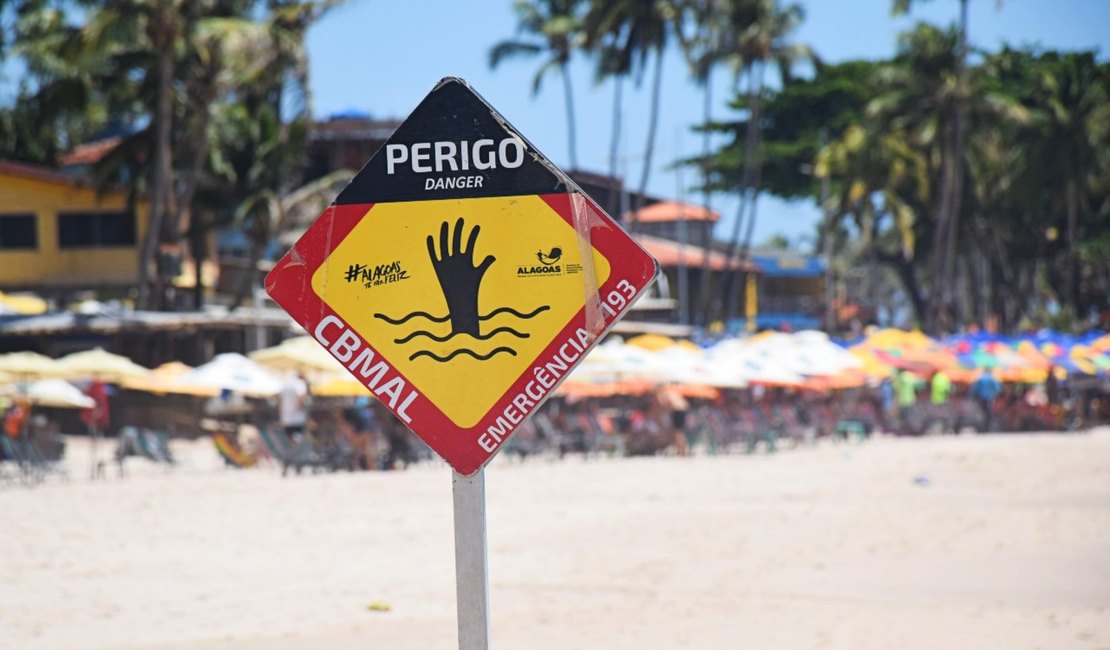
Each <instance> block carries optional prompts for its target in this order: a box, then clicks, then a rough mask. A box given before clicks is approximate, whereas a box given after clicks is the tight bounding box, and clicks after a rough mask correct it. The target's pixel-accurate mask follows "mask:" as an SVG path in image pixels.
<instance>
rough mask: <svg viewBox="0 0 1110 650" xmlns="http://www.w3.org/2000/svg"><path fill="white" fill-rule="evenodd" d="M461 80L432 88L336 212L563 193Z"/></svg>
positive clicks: (536, 156)
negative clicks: (376, 205) (374, 206)
mask: <svg viewBox="0 0 1110 650" xmlns="http://www.w3.org/2000/svg"><path fill="white" fill-rule="evenodd" d="M568 185H569V183H568V181H567V179H566V177H565V176H564V175H563V174H562V172H559V171H557V169H556V168H555V166H554V165H552V164H551V163H550V162H549V161H548V160H547V158H545V157H544V156H543V154H541V153H540V152H539V151H537V150H536V148H535V147H534V146H532V143H530V142H528V140H526V139H525V138H524V137H522V136H521V135H520V134H519V133H517V131H516V129H514V128H512V126H510V125H509V123H508V122H507V121H506V120H505V118H503V117H501V115H500V114H498V113H497V111H495V110H494V109H493V108H492V107H491V106H490V105H489V104H487V103H486V101H485V100H484V99H482V98H481V97H480V96H479V95H478V94H477V93H475V92H474V91H473V90H472V89H471V88H470V86H469V85H467V83H466V82H465V81H463V80H462V79H457V78H455V77H447V78H446V79H443V80H442V81H440V82H439V84H437V85H436V87H435V88H434V89H433V90H432V92H431V93H429V94H428V96H427V97H426V98H424V101H422V102H420V105H419V106H417V107H416V110H414V111H413V112H412V114H411V115H409V116H408V119H406V120H405V121H404V122H403V123H402V124H401V126H399V127H397V131H396V132H394V134H393V136H392V137H390V138H389V140H388V141H387V142H386V143H385V144H384V145H382V148H381V149H379V150H378V152H377V153H376V154H374V156H373V157H372V158H371V159H370V160H369V161H368V162H367V163H366V165H365V166H364V167H363V168H362V169H361V170H360V171H359V172H358V174H357V175H356V176H355V178H354V180H352V181H351V183H350V185H348V186H347V187H346V188H345V189H344V190H343V191H342V192H341V193H340V194H339V197H338V198H336V200H335V202H336V204H338V205H345V204H361V203H387V202H394V201H431V200H436V199H460V198H480V197H486V196H517V195H524V194H554V193H563V192H567V191H570V190H569V187H568Z"/></svg>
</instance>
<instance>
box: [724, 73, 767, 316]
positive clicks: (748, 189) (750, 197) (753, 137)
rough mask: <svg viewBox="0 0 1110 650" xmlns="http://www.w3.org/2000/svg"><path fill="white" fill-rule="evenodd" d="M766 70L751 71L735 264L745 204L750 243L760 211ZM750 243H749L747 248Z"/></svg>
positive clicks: (731, 250) (729, 290)
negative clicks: (762, 100) (757, 204)
mask: <svg viewBox="0 0 1110 650" xmlns="http://www.w3.org/2000/svg"><path fill="white" fill-rule="evenodd" d="M763 70H764V67H763V65H762V64H761V63H756V64H755V65H753V66H752V68H751V71H750V72H749V74H748V125H747V129H746V132H745V134H744V177H743V181H742V187H741V190H742V192H743V198H742V200H741V202H740V210H739V211H738V212H737V220H736V224H735V225H734V227H733V231H732V240H731V241H730V242H729V246H728V251H727V252H726V253H725V263H726V264H732V263H733V262H734V261H736V259H737V253H738V252H741V253H742V254H743V255H745V256H746V255H747V251H746V250H744V249H741V247H740V241H741V240H740V225H741V223H742V222H743V214H744V210H745V208H747V211H748V212H749V213H750V215H749V222H748V224H747V227H746V229H745V236H744V241H745V242H748V244H749V245H750V240H751V234H752V232H753V225H754V224H752V223H751V219H754V218H755V215H756V212H755V209H754V205H753V204H754V203H755V200H756V193H757V190H756V185H757V180H756V179H757V177H758V175H759V174H758V173H759V169H758V168H759V167H760V165H761V161H760V159H759V152H758V149H759V135H760V128H759V120H760V116H761V106H760V97H761V95H762V92H763ZM746 247H747V245H746V246H745V248H746ZM733 282H734V278H733V275H732V274H727V275H726V276H725V282H724V286H723V289H722V291H723V295H722V302H723V303H724V304H725V305H726V310H725V311H726V314H725V316H726V318H727V316H728V313H729V312H731V307H730V305H732V303H733V302H734V301H733V295H732V294H733V293H734V291H733Z"/></svg>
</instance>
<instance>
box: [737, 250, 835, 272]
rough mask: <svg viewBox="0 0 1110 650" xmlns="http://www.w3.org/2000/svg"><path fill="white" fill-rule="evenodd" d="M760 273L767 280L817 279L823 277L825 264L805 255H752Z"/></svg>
mask: <svg viewBox="0 0 1110 650" xmlns="http://www.w3.org/2000/svg"><path fill="white" fill-rule="evenodd" d="M752 261H753V262H755V263H756V265H757V266H758V267H759V270H760V272H762V273H763V275H764V276H765V277H769V278H817V277H821V276H823V275H825V264H824V262H822V261H821V260H819V259H817V258H816V257H809V256H805V255H759V254H755V255H752Z"/></svg>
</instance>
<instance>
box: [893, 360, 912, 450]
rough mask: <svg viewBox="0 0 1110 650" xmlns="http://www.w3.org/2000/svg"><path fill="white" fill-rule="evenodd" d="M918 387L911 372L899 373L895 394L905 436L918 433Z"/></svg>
mask: <svg viewBox="0 0 1110 650" xmlns="http://www.w3.org/2000/svg"><path fill="white" fill-rule="evenodd" d="M917 386H918V379H917V377H916V376H914V374H913V373H912V372H910V371H909V370H903V371H901V372H899V373H898V375H897V376H895V378H894V393H895V395H896V397H897V398H898V417H899V419H900V420H901V424H902V433H904V434H912V433H914V432H915V431H916V427H915V424H916V422H917Z"/></svg>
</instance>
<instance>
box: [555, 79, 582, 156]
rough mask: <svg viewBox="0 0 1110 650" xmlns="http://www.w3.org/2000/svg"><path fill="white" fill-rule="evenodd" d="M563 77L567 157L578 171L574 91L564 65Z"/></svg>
mask: <svg viewBox="0 0 1110 650" xmlns="http://www.w3.org/2000/svg"><path fill="white" fill-rule="evenodd" d="M559 72H560V73H561V74H562V75H563V97H564V99H565V100H566V105H567V157H568V158H569V159H570V168H571V169H574V170H577V169H578V151H577V149H578V136H577V129H576V128H575V123H574V89H573V88H572V84H571V83H570V72H569V71H568V70H567V66H566V64H565V63H564V64H563V65H560V66H559Z"/></svg>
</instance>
